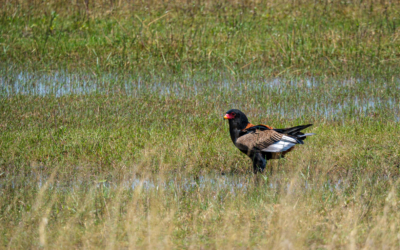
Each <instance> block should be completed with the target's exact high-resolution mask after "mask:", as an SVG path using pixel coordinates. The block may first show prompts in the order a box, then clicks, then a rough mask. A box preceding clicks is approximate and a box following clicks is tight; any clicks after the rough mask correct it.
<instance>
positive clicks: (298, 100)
mask: <svg viewBox="0 0 400 250" xmlns="http://www.w3.org/2000/svg"><path fill="white" fill-rule="evenodd" d="M399 90H400V79H397V78H396V79H390V80H389V81H386V80H385V79H380V80H377V79H354V78H350V79H348V78H345V79H334V78H331V79H326V78H312V77H310V78H293V79H286V78H272V79H265V80H263V81H232V80H224V81H216V82H209V81H208V82H202V81H200V80H198V79H189V78H188V79H187V80H185V83H184V84H183V83H180V82H163V81H162V80H160V79H154V81H151V82H149V81H146V82H145V81H143V80H142V78H141V77H136V76H123V77H121V76H118V75H113V74H103V75H101V76H96V75H94V74H93V73H90V74H73V73H67V72H62V71H59V72H54V73H42V72H38V73H29V72H8V73H6V74H3V75H2V76H0V96H3V97H12V96H15V95H33V96H46V95H54V96H56V97H60V96H63V95H71V94H73V95H87V94H107V95H113V94H121V95H127V96H133V97H140V96H143V95H155V96H170V97H173V98H178V99H179V98H181V99H185V98H195V97H196V96H198V95H201V96H202V97H204V98H206V99H209V100H215V98H219V97H222V98H223V99H225V100H228V101H231V106H239V107H240V106H243V105H242V104H243V102H246V105H248V106H249V107H250V109H252V108H254V111H252V110H249V111H248V113H249V115H252V116H257V115H264V114H265V113H268V114H270V115H271V116H273V115H279V116H281V117H285V119H296V118H298V117H302V116H309V117H323V118H325V119H327V120H339V121H340V120H341V121H344V120H345V119H346V120H347V121H349V120H356V119H358V118H359V117H371V118H376V117H381V118H382V117H383V118H385V119H390V120H393V121H397V122H398V121H399V118H400V102H399V99H400V94H399V93H400V91H399ZM249 99H253V102H248V100H249ZM260 103H265V104H264V105H262V107H261V108H260V107H259V104H260ZM257 110H260V113H258V112H257Z"/></svg>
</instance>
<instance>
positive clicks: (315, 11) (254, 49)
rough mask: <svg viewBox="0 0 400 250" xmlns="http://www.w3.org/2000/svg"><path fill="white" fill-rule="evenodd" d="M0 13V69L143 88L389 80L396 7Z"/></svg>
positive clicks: (273, 5)
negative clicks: (327, 78) (73, 73)
mask: <svg viewBox="0 0 400 250" xmlns="http://www.w3.org/2000/svg"><path fill="white" fill-rule="evenodd" d="M83 3H84V2H77V3H76V4H75V3H70V4H64V3H63V2H62V1H56V0H53V1H46V2H38V1H32V2H28V1H26V2H25V1H22V4H19V5H17V4H15V3H14V2H8V3H4V4H3V6H2V8H1V9H2V10H1V12H2V15H1V18H0V44H1V46H2V50H1V52H0V61H2V64H3V65H9V64H13V65H16V67H22V66H23V67H25V69H32V70H36V71H37V70H59V69H60V68H62V69H68V70H77V69H82V68H84V69H89V71H91V72H93V73H94V74H98V73H100V72H104V71H112V72H115V71H117V72H119V73H121V72H124V73H129V74H133V75H139V76H141V77H143V78H146V79H151V78H152V77H160V78H162V79H163V80H164V81H165V80H182V77H183V78H185V76H189V77H190V78H193V77H195V76H198V77H200V78H202V79H215V78H221V76H222V77H223V78H231V77H233V78H241V79H249V78H252V79H260V78H264V77H265V76H270V75H280V74H294V75H308V76H311V75H312V76H315V75H333V76H337V75H344V74H345V75H350V76H353V75H355V76H371V75H376V74H378V75H385V76H388V75H389V76H391V75H392V74H395V73H398V72H399V71H398V67H397V65H398V56H399V53H398V51H399V46H400V41H399V39H398V36H399V29H398V27H399V25H400V20H399V19H398V18H397V17H398V16H399V10H400V7H399V3H398V2H396V1H393V2H390V3H386V2H384V3H378V2H376V1H354V2H353V1H346V2H335V3H330V4H325V1H323V2H318V1H317V2H315V1H303V2H302V3H295V2H293V1H287V2H286V1H270V2H268V3H254V2H251V1H249V2H247V3H245V2H243V3H234V2H231V1H209V2H208V1H200V2H196V3H195V2H193V3H191V4H187V3H186V2H185V3H183V2H180V1H168V4H167V3H164V4H162V1H154V2H153V3H148V4H146V3H142V2H140V1H132V2H128V1H127V2H122V1H121V2H118V3H117V2H115V3H114V4H111V5H110V3H112V1H111V2H108V1H107V2H97V1H96V3H90V5H89V10H88V11H87V9H86V7H85V6H84V5H83Z"/></svg>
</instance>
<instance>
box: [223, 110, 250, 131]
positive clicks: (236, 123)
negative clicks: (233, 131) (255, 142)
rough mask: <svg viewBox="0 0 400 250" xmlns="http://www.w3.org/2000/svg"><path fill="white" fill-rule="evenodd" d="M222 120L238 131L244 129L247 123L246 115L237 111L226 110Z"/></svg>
mask: <svg viewBox="0 0 400 250" xmlns="http://www.w3.org/2000/svg"><path fill="white" fill-rule="evenodd" d="M224 119H227V120H229V125H230V126H233V127H234V128H237V129H240V130H242V129H244V128H246V126H247V124H248V123H249V120H248V119H247V117H246V115H245V114H244V113H243V112H242V111H240V110H238V109H231V110H228V111H227V112H226V114H225V115H224Z"/></svg>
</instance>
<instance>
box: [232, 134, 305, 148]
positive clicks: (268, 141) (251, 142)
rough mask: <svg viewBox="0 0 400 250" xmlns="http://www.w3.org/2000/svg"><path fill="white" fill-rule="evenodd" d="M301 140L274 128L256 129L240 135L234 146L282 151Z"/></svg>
mask: <svg viewBox="0 0 400 250" xmlns="http://www.w3.org/2000/svg"><path fill="white" fill-rule="evenodd" d="M298 143H301V141H299V140H297V139H295V138H292V137H290V136H287V135H284V134H280V133H278V132H276V131H274V130H256V131H255V132H253V133H247V134H245V135H243V136H240V137H239V138H238V139H237V141H236V146H237V147H238V148H239V149H241V150H244V151H249V150H250V151H253V150H259V151H263V152H273V153H277V152H284V151H286V150H289V149H290V148H291V147H293V146H294V145H296V144H298Z"/></svg>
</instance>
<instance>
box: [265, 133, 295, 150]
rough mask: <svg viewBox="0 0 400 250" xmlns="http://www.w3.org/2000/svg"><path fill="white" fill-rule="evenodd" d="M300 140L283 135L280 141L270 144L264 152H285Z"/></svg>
mask: <svg viewBox="0 0 400 250" xmlns="http://www.w3.org/2000/svg"><path fill="white" fill-rule="evenodd" d="M297 143H298V142H297V140H296V139H293V138H291V137H289V136H285V135H284V136H283V137H282V139H281V140H280V141H278V142H275V143H274V144H272V145H270V146H268V147H267V148H264V149H263V150H261V151H263V152H271V153H278V152H284V151H286V150H289V149H290V148H291V147H293V146H294V145H296V144H297Z"/></svg>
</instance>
